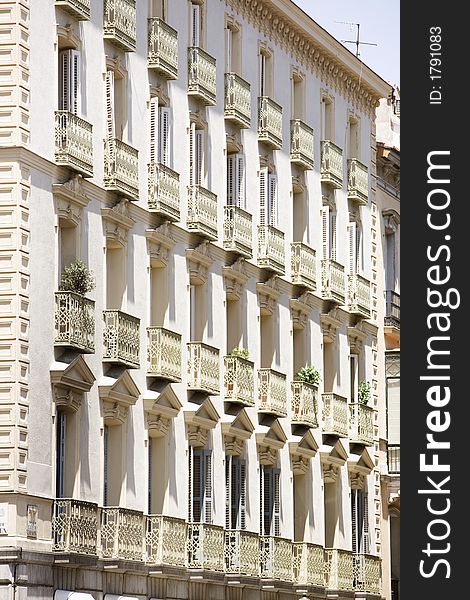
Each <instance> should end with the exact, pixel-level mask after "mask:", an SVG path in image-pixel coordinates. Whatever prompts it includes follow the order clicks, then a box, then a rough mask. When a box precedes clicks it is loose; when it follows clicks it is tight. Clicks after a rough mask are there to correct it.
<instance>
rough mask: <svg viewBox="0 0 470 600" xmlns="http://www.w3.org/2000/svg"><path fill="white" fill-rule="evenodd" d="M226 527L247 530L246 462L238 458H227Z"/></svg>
mask: <svg viewBox="0 0 470 600" xmlns="http://www.w3.org/2000/svg"><path fill="white" fill-rule="evenodd" d="M225 489H226V496H225V500H226V502H225V527H226V529H245V528H246V462H245V459H243V458H240V457H238V456H226V457H225Z"/></svg>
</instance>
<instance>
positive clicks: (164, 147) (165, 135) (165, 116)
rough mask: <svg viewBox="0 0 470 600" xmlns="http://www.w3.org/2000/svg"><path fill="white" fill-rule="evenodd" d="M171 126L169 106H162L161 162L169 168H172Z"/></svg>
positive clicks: (160, 118)
mask: <svg viewBox="0 0 470 600" xmlns="http://www.w3.org/2000/svg"><path fill="white" fill-rule="evenodd" d="M170 126H171V112H170V109H169V108H168V107H167V106H162V107H161V108H160V110H159V123H158V127H159V134H160V135H159V138H160V139H159V153H160V156H159V162H161V163H162V165H165V166H167V167H169V166H170V152H171V149H170V139H171V136H170Z"/></svg>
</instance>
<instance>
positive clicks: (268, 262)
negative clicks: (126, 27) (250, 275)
mask: <svg viewBox="0 0 470 600" xmlns="http://www.w3.org/2000/svg"><path fill="white" fill-rule="evenodd" d="M257 262H258V267H263V268H266V269H270V270H272V271H275V272H276V273H279V274H280V275H284V273H285V271H286V266H285V263H286V254H285V249H284V233H283V232H282V231H280V230H279V229H276V227H273V226H272V225H258V261H257Z"/></svg>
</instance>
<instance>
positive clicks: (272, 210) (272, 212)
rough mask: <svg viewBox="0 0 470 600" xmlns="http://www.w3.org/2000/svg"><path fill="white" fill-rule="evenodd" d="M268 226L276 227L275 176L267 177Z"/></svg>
mask: <svg viewBox="0 0 470 600" xmlns="http://www.w3.org/2000/svg"><path fill="white" fill-rule="evenodd" d="M268 206H269V209H268V210H269V224H270V225H272V226H273V227H277V224H278V218H277V217H278V215H277V210H278V209H277V175H269V204H268Z"/></svg>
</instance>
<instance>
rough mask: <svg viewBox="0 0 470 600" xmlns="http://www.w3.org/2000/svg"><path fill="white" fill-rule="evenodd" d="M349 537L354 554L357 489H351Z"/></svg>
mask: <svg viewBox="0 0 470 600" xmlns="http://www.w3.org/2000/svg"><path fill="white" fill-rule="evenodd" d="M351 537H352V546H351V547H352V551H353V553H354V554H357V553H358V545H357V490H351Z"/></svg>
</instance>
